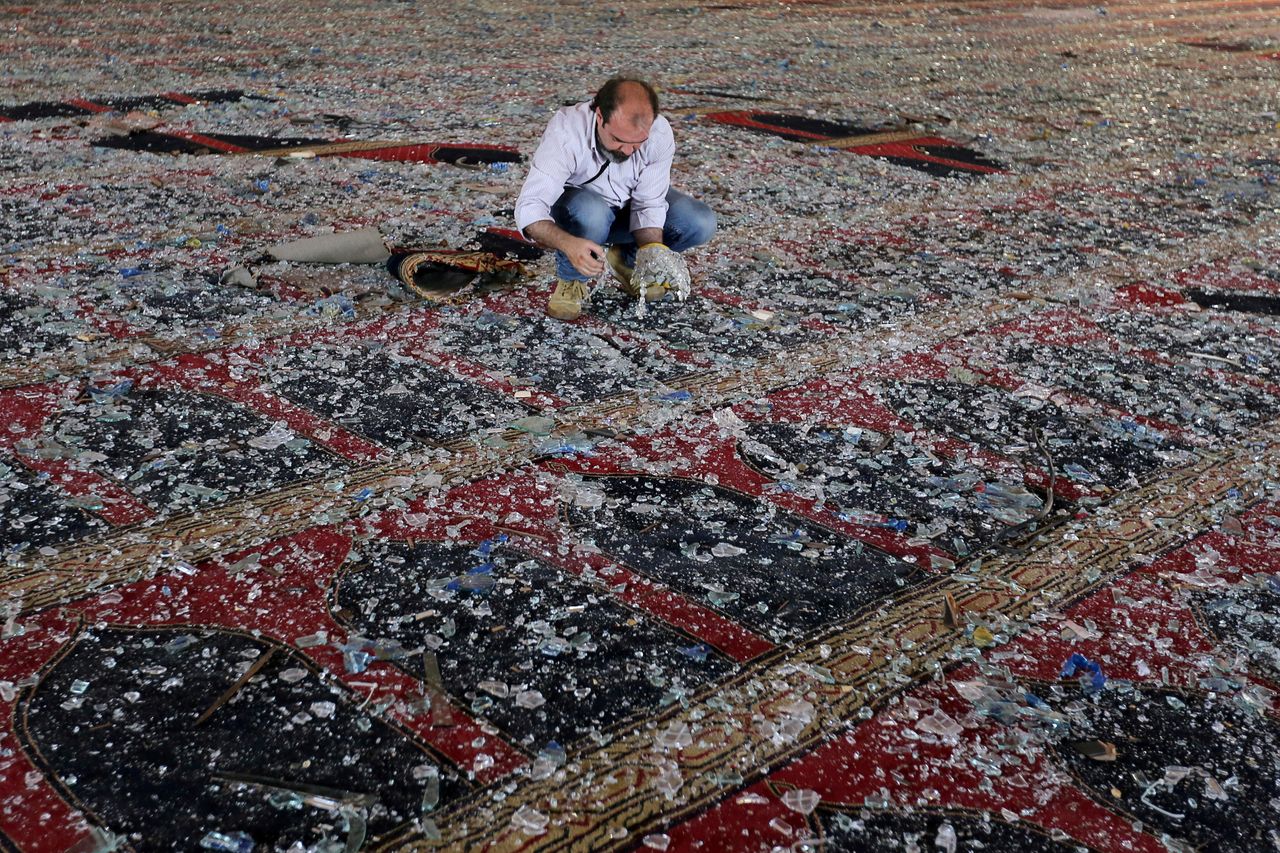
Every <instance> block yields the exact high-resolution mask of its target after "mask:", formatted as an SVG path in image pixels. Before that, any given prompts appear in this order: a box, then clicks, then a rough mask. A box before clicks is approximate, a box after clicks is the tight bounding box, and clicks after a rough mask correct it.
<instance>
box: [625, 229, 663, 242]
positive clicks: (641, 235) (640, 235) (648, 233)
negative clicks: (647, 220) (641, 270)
mask: <svg viewBox="0 0 1280 853" xmlns="http://www.w3.org/2000/svg"><path fill="white" fill-rule="evenodd" d="M631 236H632V238H633V239H634V240H635V241H636V245H637V246H647V245H648V244H649V243H661V242H662V229H661V228H637V229H636V230H635V231H632V232H631Z"/></svg>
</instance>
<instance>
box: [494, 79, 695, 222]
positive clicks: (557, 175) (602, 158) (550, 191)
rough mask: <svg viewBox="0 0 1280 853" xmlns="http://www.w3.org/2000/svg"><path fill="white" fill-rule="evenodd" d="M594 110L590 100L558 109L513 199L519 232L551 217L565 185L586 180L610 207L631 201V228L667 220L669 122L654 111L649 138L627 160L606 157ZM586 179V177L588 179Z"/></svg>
mask: <svg viewBox="0 0 1280 853" xmlns="http://www.w3.org/2000/svg"><path fill="white" fill-rule="evenodd" d="M595 119H596V113H595V110H594V109H592V108H591V103H590V102H586V103H581V104H578V105H577V106H573V107H564V108H563V109H560V110H557V111H556V114H555V115H554V116H552V118H551V122H550V123H549V124H548V125H547V129H546V132H544V133H543V134H542V141H541V142H540V143H538V150H537V151H535V152H533V160H532V161H531V162H530V164H529V174H528V176H527V177H526V178H525V179H524V186H523V187H521V189H520V198H519V199H517V200H516V211H515V213H516V227H517V228H519V229H520V230H521V231H522V232H523V231H524V229H525V228H527V227H529V226H530V225H532V224H533V223H535V222H541V221H542V220H544V219H551V206H552V205H554V204H555V203H556V201H557V200H558V199H559V198H560V196H561V195H562V194H563V193H564V188H565V187H581V186H584V185H585V186H586V188H587V189H589V190H591V191H592V192H594V193H597V194H598V195H600V196H601V197H602V198H604V200H605V201H607V202H608V203H609V206H610V207H612V208H615V209H617V208H620V207H622V206H623V205H624V204H626V203H627V202H628V201H630V202H631V230H632V231H636V230H638V229H640V228H661V227H662V226H663V225H664V224H665V223H666V221H667V189H668V188H669V187H670V186H671V159H672V157H673V156H674V155H675V151H676V141H675V136H674V135H673V134H672V132H671V124H670V122H668V121H667V120H666V118H664V117H663V116H658V117H657V118H656V119H654V121H653V126H652V127H650V128H649V138H648V139H646V140H645V143H644V145H641V146H640V149H639V150H638V151H636V153H634V154H632V155H631V156H630V157H628V158H627V161H626V162H625V163H612V162H610V163H609V166H608V168H606V169H605V170H604V172H603V173H602V174H601V175H600V177H598V178H596V179H595V180H594V181H592V180H591V177H592V176H593V175H595V174H596V173H597V172H599V171H600V168H601V167H602V166H604V164H605V163H606V162H608V160H609V158H608V157H607V156H606V155H605V153H604V151H603V150H601V149H600V148H599V147H597V141H596V125H595ZM588 181H590V183H588Z"/></svg>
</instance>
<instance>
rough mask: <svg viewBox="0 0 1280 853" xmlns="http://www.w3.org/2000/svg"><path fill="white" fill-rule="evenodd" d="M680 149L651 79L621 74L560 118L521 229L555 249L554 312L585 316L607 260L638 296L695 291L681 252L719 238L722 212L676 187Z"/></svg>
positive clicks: (543, 151) (524, 200)
mask: <svg viewBox="0 0 1280 853" xmlns="http://www.w3.org/2000/svg"><path fill="white" fill-rule="evenodd" d="M675 150H676V146H675V137H674V136H673V135H672V132H671V124H670V123H669V122H668V121H667V120H666V118H664V117H663V116H660V115H658V95H657V93H656V92H655V91H654V90H653V87H652V86H650V85H649V84H648V83H646V82H644V81H643V80H635V79H632V78H628V77H614V78H613V79H611V80H609V81H608V82H606V83H605V84H604V85H603V86H602V87H600V91H599V92H597V93H596V96H595V98H594V99H592V100H591V101H587V102H584V103H581V104H578V105H576V106H572V107H565V108H563V109H561V110H558V111H557V112H556V114H555V115H554V116H553V117H552V119H551V122H550V123H549V124H548V125H547V129H546V131H545V132H544V133H543V134H542V141H541V142H540V143H539V144H538V150H537V151H535V152H534V154H533V161H532V162H531V163H530V166H529V174H528V177H526V178H525V182H524V186H523V187H522V188H521V190H520V198H519V199H518V200H517V201H516V209H515V217H516V227H517V228H519V229H520V230H521V232H523V233H524V235H525V236H526V237H528V238H529V239H530V240H533V241H535V242H537V243H539V244H541V245H543V246H546V247H548V248H550V249H555V250H556V288H555V291H554V292H553V293H552V294H551V298H550V299H549V300H548V301H547V314H549V315H550V316H552V317H555V318H556V319H558V320H574V319H577V317H578V315H580V314H581V313H582V303H583V301H584V300H585V299H586V298H587V283H588V282H589V281H591V279H593V278H594V277H595V276H597V275H599V274H600V273H601V272H603V271H604V265H605V264H606V263H608V264H609V269H610V270H611V271H612V273H613V276H614V278H615V279H617V282H618V285H619V286H620V287H621V288H622V290H624V291H625V292H626V293H628V294H630V295H631V296H634V297H636V298H639V297H640V295H641V294H642V293H643V294H644V298H645V299H646V300H648V301H650V302H653V301H656V300H659V299H662V298H663V297H664V296H666V294H667V293H668V292H671V293H673V294H674V295H675V296H676V298H678V299H684V298H685V297H686V296H688V294H689V268H688V266H687V265H686V264H685V262H684V259H683V258H682V257H681V256H680V253H681V252H683V251H685V250H686V249H691V248H693V247H694V246H701V245H702V244H703V243H706V242H707V241H708V240H710V239H711V236H712V235H713V234H714V233H715V230H716V216H715V213H713V212H712V210H711V208H710V207H708V206H707V205H705V204H703V203H702V202H700V201H695V200H694V199H692V198H690V197H689V196H687V195H685V194H684V193H681V192H677V191H676V190H674V189H672V188H671V160H672V157H673V156H674V155H675ZM605 246H608V247H609V248H608V251H606V250H605V248H604V247H605Z"/></svg>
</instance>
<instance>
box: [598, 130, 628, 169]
mask: <svg viewBox="0 0 1280 853" xmlns="http://www.w3.org/2000/svg"><path fill="white" fill-rule="evenodd" d="M596 148H599V149H600V150H601V151H603V152H604V156H605V157H607V158H608V159H609V162H611V163H625V162H627V161H628V160H630V159H631V155H630V154H622V153H620V152H618V151H610V150H609V149H608V148H605V147H604V140H603V139H601V138H600V129H599V128H596Z"/></svg>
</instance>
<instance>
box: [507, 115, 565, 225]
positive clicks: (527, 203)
mask: <svg viewBox="0 0 1280 853" xmlns="http://www.w3.org/2000/svg"><path fill="white" fill-rule="evenodd" d="M563 123H564V118H563V116H561V115H559V114H557V115H556V116H555V117H554V118H552V120H551V122H550V123H548V124H547V129H546V131H545V132H543V134H542V141H541V142H539V143H538V148H537V150H535V151H534V152H533V159H532V160H531V161H530V162H529V174H528V175H526V176H525V179H524V186H522V187H521V188H520V197H519V198H517V199H516V208H515V218H516V228H518V229H520V232H521V233H524V229H525V228H528V227H529V226H530V225H532V224H533V223H535V222H541V221H542V220H544V219H550V218H551V206H552V205H553V204H555V203H556V200H557V199H559V198H560V196H561V194H562V193H563V192H564V186H565V183H566V182H567V181H568V180H569V176H570V175H571V174H573V168H574V163H573V158H572V156H571V155H570V153H569V151H568V149H567V147H566V146H565V144H564V133H563V131H562V130H561V128H560V125H562V124H563Z"/></svg>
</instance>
